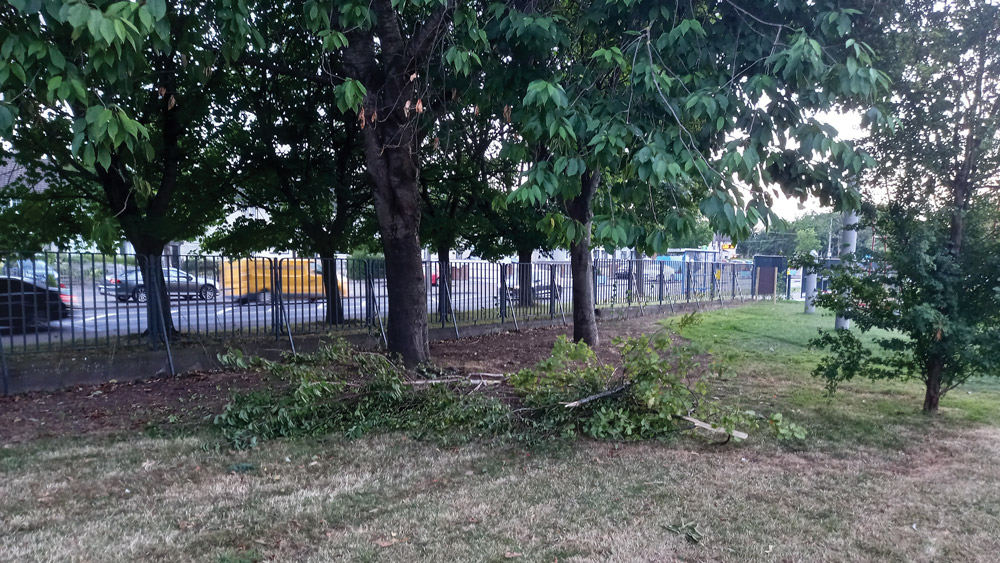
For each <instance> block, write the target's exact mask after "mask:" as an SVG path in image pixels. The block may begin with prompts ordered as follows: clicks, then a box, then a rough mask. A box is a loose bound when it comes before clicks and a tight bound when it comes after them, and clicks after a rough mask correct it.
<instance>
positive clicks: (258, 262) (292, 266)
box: [219, 258, 347, 302]
mask: <svg viewBox="0 0 1000 563" xmlns="http://www.w3.org/2000/svg"><path fill="white" fill-rule="evenodd" d="M279 267H280V270H281V295H282V296H283V297H285V298H298V299H324V298H325V297H326V294H325V293H324V291H323V274H322V272H321V271H320V270H319V269H320V268H322V263H321V262H320V261H318V260H305V259H301V258H240V259H238V260H232V261H226V262H223V264H222V268H221V270H220V272H219V283H220V284H221V285H222V288H223V291H225V292H226V294H227V295H229V296H230V298H232V299H233V300H236V301H243V302H247V301H257V302H268V301H270V300H271V295H272V294H273V293H274V285H275V284H274V279H273V278H274V270H275V269H278V268H279ZM341 278H342V276H338V278H337V289H339V290H340V295H341V296H342V297H347V291H346V287H345V286H344V280H343V279H341Z"/></svg>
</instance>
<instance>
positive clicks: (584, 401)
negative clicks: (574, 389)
mask: <svg viewBox="0 0 1000 563" xmlns="http://www.w3.org/2000/svg"><path fill="white" fill-rule="evenodd" d="M631 386H632V382H631V381H630V382H628V383H624V384H622V385H619V386H618V387H615V388H613V389H608V390H606V391H601V392H600V393H597V394H596V395H591V396H589V397H584V398H582V399H579V400H576V401H573V402H572V403H566V404H565V405H563V406H564V407H566V408H567V409H571V408H573V407H578V406H580V405H585V404H587V403H589V402H591V401H596V400H597V399H603V398H604V397H611V396H614V395H617V394H619V393H621V392H622V391H625V390H626V389H628V388H629V387H631Z"/></svg>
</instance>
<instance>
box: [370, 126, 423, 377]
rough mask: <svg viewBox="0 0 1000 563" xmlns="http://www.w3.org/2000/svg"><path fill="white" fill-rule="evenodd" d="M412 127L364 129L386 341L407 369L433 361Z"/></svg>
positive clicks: (390, 349) (373, 127) (374, 127)
mask: <svg viewBox="0 0 1000 563" xmlns="http://www.w3.org/2000/svg"><path fill="white" fill-rule="evenodd" d="M412 127H413V125H412V124H411V123H404V124H402V125H400V124H396V123H394V122H393V120H386V121H385V122H383V123H379V124H378V125H372V126H370V127H367V128H366V129H365V156H366V160H367V162H368V173H369V175H370V176H371V180H372V192H373V195H374V196H375V214H376V216H377V218H378V226H379V233H380V234H381V235H382V248H383V250H384V252H385V263H386V270H385V280H386V292H387V294H388V298H389V311H388V323H387V324H388V326H387V327H386V340H387V341H388V345H389V351H390V352H393V353H396V354H399V355H400V356H402V358H403V361H404V362H405V363H406V365H409V366H415V365H418V364H422V363H425V362H427V361H428V360H430V346H429V344H428V341H427V294H426V293H425V291H424V268H423V261H422V260H421V255H420V252H421V248H420V191H419V185H418V168H417V163H416V161H415V157H414V154H413V152H412V151H413V150H414V137H413V131H412Z"/></svg>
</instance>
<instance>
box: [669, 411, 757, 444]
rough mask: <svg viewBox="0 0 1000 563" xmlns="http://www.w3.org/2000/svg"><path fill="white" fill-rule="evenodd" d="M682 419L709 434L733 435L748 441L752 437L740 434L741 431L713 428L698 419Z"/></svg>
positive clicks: (743, 433)
mask: <svg viewBox="0 0 1000 563" xmlns="http://www.w3.org/2000/svg"><path fill="white" fill-rule="evenodd" d="M680 418H683V419H684V420H686V421H688V422H690V423H691V424H694V425H695V426H697V427H698V428H703V429H705V430H708V431H709V432H715V433H716V434H725V435H727V436H730V435H732V436H733V437H734V438H739V439H740V440H746V439H747V438H749V437H750V435H749V434H747V433H746V432H740V431H739V430H733V431H732V432H729V431H727V430H726V429H725V428H719V427H717V426H712V425H711V424H709V423H707V422H702V421H700V420H698V419H697V418H692V417H690V416H682V417H680Z"/></svg>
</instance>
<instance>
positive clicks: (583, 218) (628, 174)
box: [498, 0, 885, 344]
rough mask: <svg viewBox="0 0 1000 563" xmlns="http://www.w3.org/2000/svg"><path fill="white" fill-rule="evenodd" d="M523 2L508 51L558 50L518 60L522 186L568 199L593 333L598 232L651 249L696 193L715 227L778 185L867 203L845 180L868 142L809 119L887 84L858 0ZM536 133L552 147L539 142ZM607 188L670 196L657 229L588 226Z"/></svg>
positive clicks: (627, 202)
mask: <svg viewBox="0 0 1000 563" xmlns="http://www.w3.org/2000/svg"><path fill="white" fill-rule="evenodd" d="M525 4H526V5H525V6H524V7H521V8H514V7H512V8H509V9H506V10H502V16H503V20H502V22H503V23H502V24H501V25H500V26H498V34H499V35H502V36H503V37H504V38H505V39H506V40H507V41H508V42H510V43H514V44H515V46H516V47H514V48H512V51H513V52H517V49H522V50H526V51H529V52H535V53H538V52H547V53H551V55H550V56H549V57H546V58H544V59H535V60H531V59H528V63H527V64H526V65H524V67H523V68H519V71H518V72H511V73H510V74H509V76H510V77H511V80H512V81H513V82H512V83H511V84H510V85H509V87H513V88H516V89H519V91H520V92H521V93H522V94H523V99H522V100H521V103H520V104H518V106H517V109H516V111H514V116H515V121H516V123H518V125H519V127H520V131H521V133H522V136H523V138H524V143H525V145H526V149H525V151H524V153H525V156H526V158H530V159H532V161H533V162H534V166H533V168H532V170H531V172H530V173H529V175H528V181H527V182H526V183H525V184H524V185H523V187H522V188H521V189H520V190H519V191H518V192H517V194H516V196H515V197H517V198H519V199H521V200H524V201H529V202H539V201H543V200H547V199H552V200H555V201H557V202H560V204H561V205H562V206H563V208H564V214H565V217H566V219H567V220H566V221H556V220H553V221H552V224H553V225H554V226H555V225H561V226H562V228H563V229H564V232H565V234H566V235H567V238H568V239H569V240H571V241H572V245H571V256H572V259H573V276H574V292H575V295H574V336H575V338H576V339H577V340H583V341H586V342H588V343H591V344H594V343H596V342H597V330H596V325H595V323H594V320H595V319H594V310H593V288H592V287H591V282H590V280H591V279H592V276H591V273H590V269H591V265H590V252H589V247H590V242H591V236H592V233H593V232H596V233H597V234H598V236H602V237H604V238H605V239H606V240H608V241H610V243H611V244H613V245H615V246H618V247H629V246H637V247H642V248H650V249H652V250H658V249H661V248H663V247H664V245H665V244H666V243H667V242H668V241H669V240H670V238H671V235H672V234H675V233H677V232H678V231H683V230H688V229H690V226H691V218H690V216H689V215H686V213H685V212H686V210H688V209H690V207H691V206H692V205H694V206H697V207H699V208H700V210H701V212H702V213H703V214H704V215H705V216H706V217H707V218H708V219H709V221H710V224H711V227H712V229H713V230H714V231H716V232H721V233H726V234H730V235H732V236H734V237H737V238H739V237H746V236H749V234H750V233H751V230H752V228H753V227H754V226H755V225H756V224H759V223H762V222H763V223H765V224H766V223H768V222H769V221H771V220H772V219H773V218H774V217H773V213H772V212H771V204H772V203H773V199H772V198H773V196H774V195H776V192H777V191H781V192H783V193H784V194H785V195H788V196H792V197H797V198H805V197H807V196H810V195H814V196H818V197H819V198H820V200H821V201H822V202H823V203H825V204H835V205H837V206H838V208H839V206H845V207H848V208H851V207H856V206H857V205H858V203H859V195H858V194H857V192H856V191H855V190H854V189H853V188H852V187H851V186H850V185H849V183H848V182H847V179H848V174H849V173H857V172H858V171H860V170H861V169H862V168H863V166H864V165H865V163H866V158H865V156H864V155H862V154H859V153H858V152H857V151H855V150H854V148H853V147H852V146H851V145H850V144H849V143H846V142H844V141H840V140H837V139H836V135H835V131H834V130H833V129H832V128H831V127H829V126H827V125H824V124H823V123H820V122H819V121H817V120H816V119H815V118H813V117H811V116H812V115H814V114H815V113H816V112H819V111H824V110H829V109H831V108H834V107H836V106H838V105H840V104H847V103H851V101H852V100H855V101H859V100H864V99H866V98H868V97H869V96H870V95H871V94H872V93H873V92H874V91H875V90H876V89H877V88H878V87H879V86H880V85H884V84H885V77H884V76H883V75H881V74H880V73H878V72H877V71H874V70H872V69H871V68H870V66H871V62H872V58H871V50H870V49H869V48H868V47H867V46H865V45H864V44H862V43H860V42H858V41H856V40H855V39H852V38H851V37H850V31H851V26H852V17H853V16H855V15H857V14H858V12H857V11H856V10H849V9H848V10H840V9H837V8H836V7H834V6H830V5H827V3H825V2H821V3H814V4H806V3H799V2H788V1H778V2H773V1H764V0H761V1H734V0H721V1H706V2H697V3H691V2H676V3H673V2H662V1H652V0H649V1H625V0H621V1H605V0H599V1H588V2H578V3H559V2H551V3H545V2H531V3H525ZM498 10H499V9H498ZM512 60H513V61H514V63H513V64H515V66H516V63H517V61H519V60H522V59H520V58H519V57H512ZM538 146H542V147H544V148H545V150H544V151H540V152H539V151H532V150H531V148H532V147H538ZM867 161H868V162H870V159H867ZM741 185H748V186H750V197H749V198H746V197H744V195H743V191H742V188H741ZM639 186H641V187H642V189H641V190H638V189H636V188H637V187H639ZM772 186H777V188H772ZM602 189H604V190H606V195H607V197H608V198H609V200H610V201H611V205H610V207H611V208H619V209H628V208H629V207H632V208H634V207H635V206H640V205H646V203H645V202H647V201H649V202H651V203H649V205H650V207H655V205H656V201H657V200H658V199H659V198H658V196H657V195H655V194H663V198H664V199H667V200H668V201H669V202H670V204H669V205H668V206H666V207H665V208H661V209H658V210H653V212H650V213H649V214H648V215H652V216H655V217H657V219H658V221H657V222H658V225H656V226H655V227H652V226H651V225H649V224H641V223H636V222H635V221H633V220H631V217H632V216H630V214H629V213H618V214H616V215H612V216H607V217H602V218H601V220H600V221H599V222H598V223H597V224H596V225H594V224H593V219H594V215H593V209H594V207H593V200H594V197H595V195H596V194H598V193H599V191H600V190H602ZM636 194H648V196H649V197H642V198H637V197H636ZM602 197H604V194H602Z"/></svg>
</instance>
